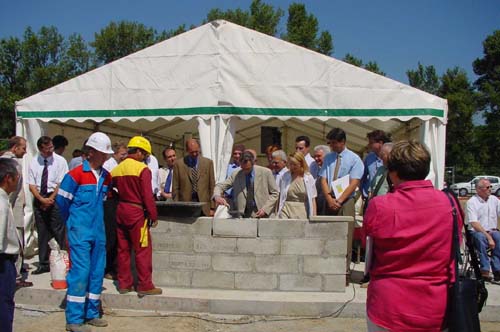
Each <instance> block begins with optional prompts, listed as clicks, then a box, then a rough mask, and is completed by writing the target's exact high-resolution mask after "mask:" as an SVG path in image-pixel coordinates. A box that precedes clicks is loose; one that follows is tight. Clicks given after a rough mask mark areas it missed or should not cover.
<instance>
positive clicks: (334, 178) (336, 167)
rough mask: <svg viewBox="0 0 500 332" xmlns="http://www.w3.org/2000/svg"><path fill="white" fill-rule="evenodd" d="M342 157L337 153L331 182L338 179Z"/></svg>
mask: <svg viewBox="0 0 500 332" xmlns="http://www.w3.org/2000/svg"><path fill="white" fill-rule="evenodd" d="M341 159H342V157H341V156H340V154H338V153H337V160H336V161H335V170H334V171H333V180H337V178H338V177H339V168H340V162H341Z"/></svg>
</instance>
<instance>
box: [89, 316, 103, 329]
mask: <svg viewBox="0 0 500 332" xmlns="http://www.w3.org/2000/svg"><path fill="white" fill-rule="evenodd" d="M86 323H87V324H89V325H92V326H96V327H106V326H108V321H107V320H105V319H102V318H97V317H96V318H92V319H89V320H88V321H86Z"/></svg>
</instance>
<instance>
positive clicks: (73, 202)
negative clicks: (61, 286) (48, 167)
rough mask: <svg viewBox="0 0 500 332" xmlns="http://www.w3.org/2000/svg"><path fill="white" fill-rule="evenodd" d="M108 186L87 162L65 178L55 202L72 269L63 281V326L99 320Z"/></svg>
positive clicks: (102, 173) (103, 176) (105, 175)
mask: <svg viewBox="0 0 500 332" xmlns="http://www.w3.org/2000/svg"><path fill="white" fill-rule="evenodd" d="M110 184H111V175H110V174H109V172H108V171H106V170H105V169H104V168H101V169H100V170H99V171H96V174H94V172H93V171H92V169H91V168H90V165H89V163H88V161H86V160H84V161H83V164H82V165H80V166H78V167H76V168H74V169H72V170H71V171H69V173H67V174H66V175H65V176H64V179H63V181H62V182H61V185H60V187H59V191H58V194H57V198H56V202H57V205H58V206H59V210H60V213H61V217H62V219H63V220H64V221H65V222H66V229H67V237H68V242H69V249H70V251H69V254H70V261H71V268H70V270H69V272H68V275H67V277H66V281H67V283H68V292H67V296H66V323H67V324H82V323H84V322H85V320H90V319H93V318H97V317H99V306H100V298H101V291H102V282H103V277H104V268H105V266H106V234H105V230H104V220H103V216H104V208H103V201H104V200H105V197H106V194H107V192H108V189H109V187H110Z"/></svg>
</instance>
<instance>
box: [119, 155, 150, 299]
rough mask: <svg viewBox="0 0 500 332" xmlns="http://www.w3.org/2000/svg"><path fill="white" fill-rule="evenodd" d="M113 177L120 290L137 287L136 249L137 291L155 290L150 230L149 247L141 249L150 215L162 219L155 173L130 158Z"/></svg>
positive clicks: (122, 163)
mask: <svg viewBox="0 0 500 332" xmlns="http://www.w3.org/2000/svg"><path fill="white" fill-rule="evenodd" d="M111 175H112V176H113V185H114V187H116V188H117V189H118V195H119V203H118V208H117V211H116V223H117V230H116V235H117V241H118V255H117V259H118V288H120V289H126V288H128V289H130V288H133V285H134V279H133V277H132V272H131V269H130V252H131V249H134V252H135V266H136V270H137V279H138V284H137V291H148V290H151V289H153V288H155V286H154V284H153V281H152V272H153V263H152V255H153V249H152V244H151V235H150V233H149V230H148V231H147V236H148V245H147V247H142V246H141V244H140V238H141V228H142V227H143V226H144V219H145V218H146V216H147V217H148V218H150V219H151V220H156V219H157V218H158V214H157V211H156V205H155V202H154V199H153V192H152V189H151V171H150V170H149V168H148V167H147V166H146V165H145V164H144V163H141V162H139V161H137V160H135V159H132V158H127V159H125V160H124V161H122V162H121V163H120V164H118V166H116V167H115V168H114V169H113V170H112V172H111Z"/></svg>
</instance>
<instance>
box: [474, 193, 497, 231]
mask: <svg viewBox="0 0 500 332" xmlns="http://www.w3.org/2000/svg"><path fill="white" fill-rule="evenodd" d="M499 216H500V201H499V200H498V198H496V197H495V196H493V195H490V196H489V197H488V200H486V201H485V200H484V199H482V198H481V197H479V195H477V194H476V195H474V196H472V197H471V198H470V199H469V200H468V201H467V222H468V223H471V222H479V223H480V224H481V226H483V228H484V229H485V230H486V231H489V230H492V229H496V228H498V225H497V221H498V217H499ZM471 228H472V227H471Z"/></svg>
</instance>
